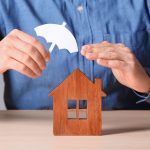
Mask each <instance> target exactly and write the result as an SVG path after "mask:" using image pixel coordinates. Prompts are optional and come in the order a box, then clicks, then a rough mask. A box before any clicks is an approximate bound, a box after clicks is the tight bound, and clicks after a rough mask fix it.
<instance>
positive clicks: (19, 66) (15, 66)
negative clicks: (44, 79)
mask: <svg viewBox="0 0 150 150" xmlns="http://www.w3.org/2000/svg"><path fill="white" fill-rule="evenodd" d="M9 61H10V63H8V66H7V68H8V69H13V70H16V71H18V72H20V73H22V74H24V75H26V76H28V77H30V78H36V77H37V76H36V74H35V73H34V72H33V71H32V70H31V69H30V68H28V67H27V66H25V65H24V64H22V63H20V62H18V61H16V60H15V59H12V58H10V59H9Z"/></svg>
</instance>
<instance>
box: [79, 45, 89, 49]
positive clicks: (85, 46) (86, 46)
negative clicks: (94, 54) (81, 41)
mask: <svg viewBox="0 0 150 150" xmlns="http://www.w3.org/2000/svg"><path fill="white" fill-rule="evenodd" d="M89 48H90V46H89V45H84V46H82V48H81V50H87V49H89Z"/></svg>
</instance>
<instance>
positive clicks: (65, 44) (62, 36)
mask: <svg viewBox="0 0 150 150" xmlns="http://www.w3.org/2000/svg"><path fill="white" fill-rule="evenodd" d="M65 26H66V23H65V22H63V24H62V25H58V24H44V25H41V26H38V27H36V28H34V30H35V31H36V34H37V35H38V36H41V37H44V38H45V39H46V41H47V42H48V43H52V45H51V47H50V48H49V51H50V52H52V51H53V49H54V47H55V45H57V46H58V48H59V49H67V50H68V51H69V52H70V53H74V52H78V46H77V42H76V39H75V37H74V36H73V35H72V33H71V32H70V31H69V30H68V29H67V28H66V27H65Z"/></svg>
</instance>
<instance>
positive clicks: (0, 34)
mask: <svg viewBox="0 0 150 150" xmlns="http://www.w3.org/2000/svg"><path fill="white" fill-rule="evenodd" d="M1 5H2V4H1V1H0V40H1V39H2V38H3V36H4V20H3V17H2V12H1V10H2V9H1Z"/></svg>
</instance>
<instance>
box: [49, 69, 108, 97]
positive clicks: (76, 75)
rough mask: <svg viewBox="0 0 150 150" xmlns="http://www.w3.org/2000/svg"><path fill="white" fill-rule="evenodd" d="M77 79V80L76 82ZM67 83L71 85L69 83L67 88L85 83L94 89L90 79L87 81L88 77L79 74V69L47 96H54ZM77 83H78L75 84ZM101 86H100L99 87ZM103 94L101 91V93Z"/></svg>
mask: <svg viewBox="0 0 150 150" xmlns="http://www.w3.org/2000/svg"><path fill="white" fill-rule="evenodd" d="M76 79H78V80H76ZM98 80H100V79H96V80H95V82H96V81H98ZM68 81H72V84H71V83H69V86H70V87H71V86H73V85H74V86H75V87H80V85H82V83H86V84H88V85H90V86H93V87H95V83H93V82H92V81H91V80H90V79H88V77H87V76H86V75H85V74H84V73H83V72H81V71H80V70H79V69H75V70H74V71H73V72H72V73H71V74H70V75H69V76H68V77H67V78H66V79H65V80H64V81H63V82H62V83H60V85H58V86H57V87H56V88H55V89H54V90H53V91H52V92H50V93H49V95H48V96H52V95H54V93H55V92H57V90H59V89H60V88H62V87H63V85H64V84H66V83H68ZM76 81H78V82H76ZM99 86H101V85H99ZM101 92H103V91H101ZM104 95H105V93H104V92H103V94H102V96H104Z"/></svg>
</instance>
